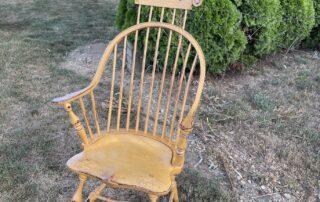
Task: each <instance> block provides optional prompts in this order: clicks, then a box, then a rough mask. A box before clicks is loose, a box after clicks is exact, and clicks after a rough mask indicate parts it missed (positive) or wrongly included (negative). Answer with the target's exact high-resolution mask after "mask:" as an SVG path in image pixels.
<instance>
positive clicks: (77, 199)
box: [72, 175, 87, 202]
mask: <svg viewBox="0 0 320 202" xmlns="http://www.w3.org/2000/svg"><path fill="white" fill-rule="evenodd" d="M79 179H80V183H79V186H78V189H77V191H76V192H75V193H74V195H73V197H72V202H82V190H83V185H84V183H85V181H86V180H87V176H85V175H79Z"/></svg>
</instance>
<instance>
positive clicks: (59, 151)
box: [0, 0, 117, 201]
mask: <svg viewBox="0 0 320 202" xmlns="http://www.w3.org/2000/svg"><path fill="white" fill-rule="evenodd" d="M116 5H117V2H116V1H72V2H67V1H62V0H54V1H39V0H33V1H10V2H8V3H6V2H4V3H0V27H1V29H0V39H1V42H0V64H1V67H0V86H1V89H0V94H1V99H0V120H1V121H0V135H1V144H0V153H1V155H0V161H1V167H0V180H1V181H2V182H3V183H1V185H0V192H1V194H0V195H1V196H0V201H22V200H27V201H56V200H58V201H66V200H67V198H68V197H70V195H71V192H73V191H72V189H74V188H75V185H76V184H75V183H73V182H72V183H70V181H69V180H70V178H71V179H72V178H73V179H74V177H72V176H70V173H69V172H67V171H66V169H65V162H66V160H67V159H68V158H69V157H70V155H71V154H73V153H75V152H77V151H79V150H80V148H79V145H77V143H78V140H77V139H76V137H72V136H71V137H70V136H69V137H67V136H66V134H72V133H70V130H71V128H70V125H69V124H68V123H67V121H66V120H67V119H66V115H65V113H64V111H63V110H62V109H60V108H57V107H53V106H52V105H50V100H51V99H52V98H53V97H55V96H60V95H62V94H64V93H67V92H71V91H73V90H77V89H79V88H81V87H84V86H85V85H86V84H87V83H88V80H87V78H83V77H81V76H80V75H77V74H76V73H74V72H72V71H67V70H63V69H61V68H59V64H60V63H61V61H63V59H64V56H65V55H66V53H68V52H69V51H70V50H73V49H74V48H76V47H78V46H80V45H83V44H86V43H88V42H90V41H93V40H99V41H105V40H107V39H109V38H112V37H113V36H114V35H115V34H116V30H115V29H114V13H115V8H116ZM57 126H59V127H57ZM73 142H74V143H73ZM69 154H70V155H69ZM68 178H69V179H68ZM75 182H76V181H75Z"/></svg>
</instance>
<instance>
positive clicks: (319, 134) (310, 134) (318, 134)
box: [303, 128, 320, 145]
mask: <svg viewBox="0 0 320 202" xmlns="http://www.w3.org/2000/svg"><path fill="white" fill-rule="evenodd" d="M303 134H304V138H305V140H306V141H307V142H308V143H310V144H313V145H320V131H317V130H315V129H313V128H305V129H304V130H303Z"/></svg>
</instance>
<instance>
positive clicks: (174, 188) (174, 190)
mask: <svg viewBox="0 0 320 202" xmlns="http://www.w3.org/2000/svg"><path fill="white" fill-rule="evenodd" d="M171 194H172V197H173V201H174V202H179V196H178V189H177V183H176V181H173V183H172V189H171ZM170 198H171V197H170Z"/></svg>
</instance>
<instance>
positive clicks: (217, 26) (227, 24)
mask: <svg viewBox="0 0 320 202" xmlns="http://www.w3.org/2000/svg"><path fill="white" fill-rule="evenodd" d="M315 9H316V13H317V14H316V15H317V16H320V0H204V1H203V4H202V5H201V6H200V7H197V8H193V10H192V11H191V12H189V15H188V21H187V27H186V30H187V31H189V32H190V33H191V34H192V35H194V36H195V38H196V39H197V40H198V41H199V43H200V45H201V46H202V48H203V51H204V53H205V55H206V60H207V69H208V71H209V72H212V73H222V72H224V71H226V70H227V69H228V67H229V66H230V64H232V63H235V62H237V61H238V62H239V61H240V63H241V62H244V63H245V62H246V61H245V60H249V61H252V60H253V59H254V58H255V57H260V56H262V55H265V54H268V53H271V52H274V51H276V50H280V49H287V48H289V47H295V46H297V45H299V44H300V42H301V41H302V40H303V39H305V38H306V37H308V36H309V34H310V31H311V30H312V28H313V27H314V25H315V22H316V23H317V24H318V26H316V27H315V28H314V29H313V32H312V34H311V36H310V37H311V38H310V37H309V39H308V40H307V41H309V43H311V44H315V43H318V44H319V41H320V34H319V32H320V18H317V20H315ZM136 12H137V7H136V6H135V5H134V0H120V4H119V7H118V12H117V25H118V27H119V29H121V30H122V29H125V28H127V27H129V26H131V25H134V24H135V23H136ZM155 12H156V13H157V15H158V16H157V17H158V18H159V15H160V11H159V10H157V9H156V10H155ZM147 13H148V10H147V9H143V10H142V20H141V21H147V19H146V18H147V16H148V14H147ZM178 15H179V14H178ZM170 19H171V13H170V12H168V13H167V15H166V16H165V21H166V22H169V21H170ZM153 20H156V17H154V19H153ZM157 20H159V19H157ZM150 37H151V41H155V36H150ZM174 40H175V39H174ZM310 41H311V42H310ZM165 42H166V40H165V39H163V41H162V42H161V43H165ZM153 43H154V42H153ZM153 43H152V42H151V43H150V44H149V45H150V46H149V47H150V48H151V49H152V45H153ZM140 45H141V44H140ZM160 47H161V45H160ZM163 47H165V44H164V45H163ZM160 51H164V50H160ZM240 57H241V58H240ZM150 60H152V58H150Z"/></svg>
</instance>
